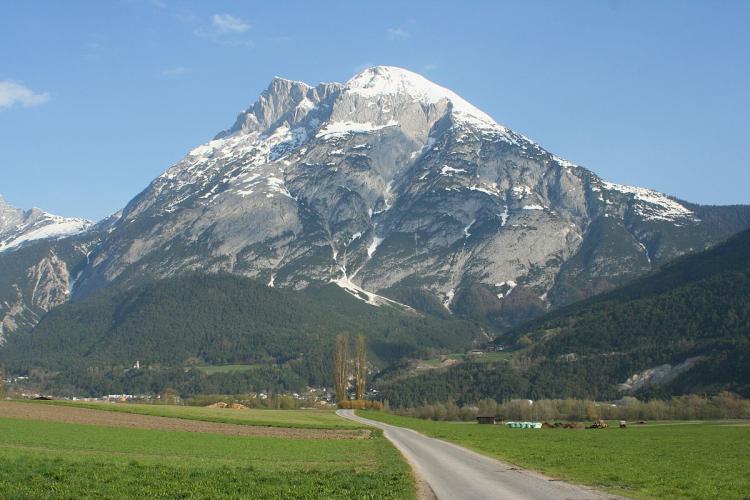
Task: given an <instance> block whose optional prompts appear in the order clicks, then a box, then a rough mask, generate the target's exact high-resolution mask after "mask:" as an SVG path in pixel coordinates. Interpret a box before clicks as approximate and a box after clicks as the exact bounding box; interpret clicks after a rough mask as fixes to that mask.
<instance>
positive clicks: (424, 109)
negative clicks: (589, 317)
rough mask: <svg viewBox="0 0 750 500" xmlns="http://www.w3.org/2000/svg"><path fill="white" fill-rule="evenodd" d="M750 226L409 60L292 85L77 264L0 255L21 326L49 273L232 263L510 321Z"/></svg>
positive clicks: (104, 234) (91, 287) (241, 270)
mask: <svg viewBox="0 0 750 500" xmlns="http://www.w3.org/2000/svg"><path fill="white" fill-rule="evenodd" d="M9 213H10V214H11V215H10V216H8V220H16V219H14V217H17V212H16V211H13V210H11V212H9ZM14 214H16V215H14ZM18 224H19V223H13V224H11V225H12V226H13V227H21V226H19V225H18ZM24 227H25V226H24ZM30 227H31V226H30ZM747 227H750V207H748V206H744V205H743V206H726V207H713V206H699V205H695V204H692V203H688V202H685V201H681V200H678V199H676V198H673V197H670V196H668V195H665V194H662V193H658V192H656V191H653V190H649V189H644V188H637V187H631V186H624V185H619V184H614V183H611V182H607V181H605V180H602V179H600V178H599V177H598V176H597V175H596V174H594V173H593V172H591V171H590V170H587V169H585V168H583V167H581V166H578V165H575V164H573V163H571V162H570V161H567V160H564V159H562V158H560V157H558V156H555V155H554V154H552V153H550V152H547V151H546V150H544V149H543V148H542V147H541V146H539V145H538V144H536V143H534V142H533V141H531V140H530V139H528V138H526V137H524V136H523V135H521V134H519V133H517V132H514V131H512V130H510V129H508V128H506V127H504V126H502V125H500V124H498V123H496V122H495V121H494V120H493V119H492V118H491V117H490V116H488V115H487V114H485V113H483V112H482V111H480V110H479V109H477V108H476V107H474V106H472V105H471V104H470V103H468V102H466V101H465V100H464V99H462V98H461V97H459V96H458V95H456V94H455V93H454V92H452V91H450V90H448V89H445V88H442V87H440V86H438V85H436V84H434V83H432V82H430V81H428V80H426V79H425V78H423V77H421V76H419V75H417V74H415V73H412V72H409V71H407V70H404V69H400V68H394V67H386V66H378V67H375V68H370V69H366V70H364V71H362V72H361V73H359V74H357V75H355V76H354V77H353V78H352V79H351V80H349V81H348V82H346V83H345V84H340V83H325V84H320V85H317V86H315V87H313V86H309V85H307V84H305V83H302V82H295V81H290V80H285V79H282V78H275V79H274V80H273V81H272V82H271V84H270V85H269V86H268V88H267V89H266V90H265V91H264V92H263V93H262V94H261V95H260V97H259V98H258V100H257V101H256V102H255V103H254V104H253V105H252V106H250V107H249V108H248V109H246V110H245V111H243V112H242V113H240V115H239V116H238V117H237V119H236V121H235V123H234V125H233V126H231V127H230V128H228V129H227V130H225V131H223V132H221V133H219V134H218V135H217V136H216V137H215V138H214V139H213V140H211V141H209V142H207V143H205V144H203V145H201V146H198V147H197V148H195V149H193V150H191V151H190V152H189V153H188V154H187V155H186V156H185V157H184V158H183V159H182V160H180V161H179V162H178V163H177V164H175V165H173V166H172V167H171V168H169V169H168V170H167V171H166V172H164V174H162V175H160V176H159V177H158V178H156V179H155V180H154V181H153V182H151V183H150V184H149V185H148V187H146V189H145V190H143V191H142V192H141V193H140V194H138V195H137V196H136V197H135V198H133V200H131V201H130V202H129V203H128V204H127V205H126V206H125V207H124V208H123V209H122V210H121V211H120V212H118V214H117V215H115V216H113V217H111V218H110V219H108V220H106V221H102V222H101V223H99V224H97V225H96V226H95V227H92V228H90V229H89V230H88V231H86V232H85V233H84V234H81V235H79V236H75V237H72V238H70V240H72V241H76V242H78V243H72V244H73V247H72V248H73V250H72V251H73V253H74V254H75V256H74V257H71V258H70V259H68V258H67V257H66V259H67V260H66V259H63V260H64V261H65V269H63V267H62V266H60V265H58V264H55V263H54V262H52V261H53V260H54V258H53V257H54V256H53V254H52V253H50V251H47V250H43V249H51V247H52V246H55V245H57V244H65V241H67V240H64V239H63V240H54V239H47V240H42V241H41V243H40V242H35V241H25V242H24V244H23V245H20V244H19V245H17V246H14V247H13V248H14V251H13V252H12V253H11V255H12V257H9V256H8V255H7V254H8V251H6V252H2V253H0V295H1V296H3V297H5V299H3V300H0V315H2V317H4V318H6V320H4V321H5V323H6V325H9V326H6V327H4V329H5V330H4V331H10V330H15V331H21V330H28V328H29V327H30V326H32V325H33V324H34V322H35V321H36V319H37V318H38V317H39V316H40V315H41V314H43V313H44V312H45V311H46V310H49V307H47V306H46V305H45V306H44V307H43V308H38V307H37V306H36V305H35V300H36V296H37V294H35V293H34V291H33V290H34V289H35V286H36V285H35V284H36V283H37V281H38V280H37V276H38V273H36V272H32V268H36V267H38V266H39V265H40V264H44V265H43V266H42V267H43V268H45V269H48V268H50V267H52V268H54V269H56V270H58V271H59V272H58V271H56V272H55V275H56V276H58V279H57V280H56V281H57V285H56V286H54V287H53V289H54V290H55V294H56V297H57V299H56V300H55V301H54V303H55V304H57V303H60V302H64V301H66V300H68V298H70V299H72V300H73V301H81V300H83V299H85V298H86V297H89V296H92V295H94V294H96V293H99V292H100V291H101V290H103V289H105V288H108V287H111V286H120V285H122V286H135V285H137V284H138V283H140V282H141V281H143V280H144V279H146V277H147V278H148V279H152V278H155V279H159V278H167V277H173V276H178V275H183V274H191V273H194V272H198V271H200V272H204V273H220V272H227V273H232V274H237V275H242V276H246V277H250V278H253V279H255V280H258V281H260V282H263V283H266V284H267V285H268V286H269V287H284V288H293V289H296V290H300V289H304V288H306V287H309V286H314V285H319V284H323V283H334V284H336V285H338V286H339V287H341V288H343V289H345V290H347V291H348V292H350V293H351V294H352V295H354V296H355V297H357V298H360V299H362V300H363V301H366V302H368V303H369V304H371V305H375V306H382V305H386V304H393V303H394V302H395V303H402V304H406V305H409V306H411V307H413V308H416V309H418V310H420V311H422V312H426V313H428V314H431V315H438V316H440V315H443V316H450V315H457V316H459V317H463V318H474V319H480V320H482V321H483V322H484V323H485V324H487V325H490V326H492V327H493V328H508V327H511V326H513V325H516V324H519V323H520V322H523V321H525V320H528V319H529V318H533V317H537V316H539V315H541V314H543V313H545V312H546V311H548V310H550V309H553V308H557V307H560V306H563V305H565V304H568V303H571V302H573V301H576V300H580V299H585V298H587V297H590V296H592V295H594V294H597V293H600V292H603V291H606V290H609V289H612V288H613V287H615V286H617V285H620V284H623V283H626V282H627V281H629V280H631V279H633V278H636V277H638V276H641V275H643V274H644V273H648V272H650V271H651V270H653V269H655V268H656V267H658V266H659V265H661V264H663V263H665V262H668V261H669V260H671V259H674V258H675V257H678V256H680V255H682V254H685V253H688V252H693V251H699V250H703V249H706V248H708V247H710V246H711V245H714V244H716V243H718V242H720V241H722V240H724V239H726V238H727V237H729V236H730V235H732V234H734V233H736V232H738V231H740V230H742V229H745V228H747ZM3 241H5V240H3ZM7 241H9V242H14V241H18V239H17V237H14V238H13V239H12V240H7ZM23 241H24V240H22V242H23ZM4 244H6V245H9V244H10V243H4ZM53 253H54V255H55V256H57V257H58V258H59V257H60V256H61V253H65V252H63V251H62V250H59V249H58V250H54V252H53ZM43 259H47V261H49V262H48V263H43V262H42V261H43ZM11 261H12V262H11ZM50 262H51V263H52V265H51V266H50V265H49V263H50ZM3 268H6V269H7V268H10V271H8V272H3V271H2V270H3ZM24 275H27V276H26V277H25V276H24ZM72 283H75V286H72ZM19 290H20V291H19ZM24 290H27V291H26V292H24ZM19 294H20V295H19ZM50 305H51V304H50ZM22 311H25V312H23V313H22ZM30 311H32V312H33V314H32V312H30ZM21 314H24V315H25V317H26V318H27V320H26V321H25V322H23V325H20V326H19V325H16V326H13V323H12V322H15V323H18V322H19V321H20V320H18V319H16V320H14V319H13V318H19V317H20V315H21ZM8 317H10V318H11V320H7V318H8ZM1 335H2V333H0V336H1Z"/></svg>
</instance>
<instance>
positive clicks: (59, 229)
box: [0, 196, 93, 252]
mask: <svg viewBox="0 0 750 500" xmlns="http://www.w3.org/2000/svg"><path fill="white" fill-rule="evenodd" d="M92 224H93V223H92V222H91V221H89V220H86V219H81V218H66V217H61V216H59V215H53V214H50V213H47V212H45V211H43V210H41V209H39V208H32V209H31V210H25V211H24V210H21V209H20V208H16V207H14V206H12V205H10V204H8V203H7V202H5V200H4V199H3V198H2V196H0V252H4V251H8V250H13V249H16V248H19V247H21V246H23V245H25V244H27V243H29V242H31V241H36V240H41V239H47V238H64V237H67V236H73V235H76V234H79V233H82V232H84V231H86V230H87V229H88V228H89V227H91V226H92Z"/></svg>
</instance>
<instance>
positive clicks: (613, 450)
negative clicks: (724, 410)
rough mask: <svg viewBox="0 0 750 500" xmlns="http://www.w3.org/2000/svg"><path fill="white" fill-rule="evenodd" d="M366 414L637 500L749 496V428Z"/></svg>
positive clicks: (724, 424) (715, 424)
mask: <svg viewBox="0 0 750 500" xmlns="http://www.w3.org/2000/svg"><path fill="white" fill-rule="evenodd" d="M358 413H359V414H360V415H362V416H364V417H367V418H371V419H373V420H380V421H383V422H387V423H390V424H394V425H400V426H402V427H410V428H412V429H415V430H417V431H420V432H422V433H424V434H426V435H428V436H432V437H437V438H440V439H444V440H446V441H452V442H454V443H457V444H460V445H463V446H466V447H467V448H471V449H473V450H475V451H478V452H480V453H483V454H485V455H489V456H493V457H496V458H498V459H501V460H505V461H507V462H510V463H513V464H516V465H519V466H521V467H525V468H529V469H534V470H537V471H541V472H543V473H545V474H548V475H551V476H554V477H558V478H562V479H567V480H570V481H572V482H576V483H580V484H588V485H593V486H596V487H598V488H601V489H605V490H607V491H610V492H613V493H618V494H621V495H624V496H628V497H632V498H649V499H655V498H660V499H661V498H686V499H687V498H690V499H707V498H711V499H714V498H727V499H747V498H750V474H749V473H748V471H750V424H748V423H747V422H660V423H649V424H647V425H643V426H638V425H632V426H630V427H628V428H627V429H612V428H610V429H606V430H563V429H539V430H522V429H508V428H506V427H504V426H500V425H477V424H475V423H454V422H433V421H429V420H420V419H414V418H406V417H397V416H394V415H389V414H383V413H376V412H362V411H360V412H358Z"/></svg>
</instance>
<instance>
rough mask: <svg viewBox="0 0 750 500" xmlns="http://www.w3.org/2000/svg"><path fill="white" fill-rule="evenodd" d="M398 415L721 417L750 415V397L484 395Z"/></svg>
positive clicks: (464, 417)
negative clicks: (472, 401) (474, 401)
mask: <svg viewBox="0 0 750 500" xmlns="http://www.w3.org/2000/svg"><path fill="white" fill-rule="evenodd" d="M395 413H396V414H398V415H403V416H409V417H416V418H423V419H431V420H455V421H458V420H464V421H470V420H474V419H475V418H476V416H477V415H483V416H495V417H498V418H500V419H502V420H537V421H539V420H541V421H549V420H574V421H580V420H597V419H600V418H601V419H605V420H629V421H637V420H718V419H746V418H750V400H747V399H743V398H741V397H740V396H738V395H737V394H733V393H731V392H722V393H719V394H717V395H715V396H711V397H706V396H699V395H694V394H692V395H687V396H680V397H675V398H671V399H667V400H660V399H654V400H651V401H641V400H638V399H636V398H633V397H626V398H623V399H622V400H620V401H618V402H617V403H616V404H615V403H599V402H595V401H590V400H585V399H543V400H539V401H530V400H527V399H518V400H512V401H507V402H504V403H497V402H496V401H494V400H492V399H483V400H481V401H480V402H479V404H478V405H476V406H473V405H472V406H469V405H465V406H463V407H459V406H458V405H456V404H455V403H453V402H450V401H449V402H448V403H437V404H428V405H421V406H417V407H412V408H405V409H400V410H396V411H395Z"/></svg>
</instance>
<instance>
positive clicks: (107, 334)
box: [0, 275, 488, 389]
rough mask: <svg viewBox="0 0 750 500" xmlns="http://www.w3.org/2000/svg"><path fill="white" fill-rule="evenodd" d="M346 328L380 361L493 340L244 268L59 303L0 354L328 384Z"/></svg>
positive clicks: (464, 326)
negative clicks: (273, 284) (278, 372)
mask: <svg viewBox="0 0 750 500" xmlns="http://www.w3.org/2000/svg"><path fill="white" fill-rule="evenodd" d="M341 332H350V333H353V334H354V333H359V332H362V333H364V334H365V335H366V336H367V339H368V346H369V349H370V360H371V361H372V362H373V364H374V365H375V366H384V365H385V364H387V363H391V362H393V361H396V360H398V359H400V358H402V357H404V356H413V355H416V354H418V352H419V351H420V349H422V350H424V349H429V348H435V349H444V350H455V349H467V348H468V347H469V346H471V345H472V341H473V340H474V339H475V338H477V339H478V338H479V337H480V336H481V337H482V338H483V339H485V341H486V339H487V338H488V337H487V336H486V335H487V334H486V333H482V332H483V331H482V330H481V329H480V328H479V327H477V326H475V325H474V324H472V323H470V322H467V321H461V320H453V319H451V320H445V319H439V318H436V317H432V316H428V315H423V314H419V313H416V312H414V311H413V310H411V309H408V308H405V307H400V306H397V305H383V306H381V307H373V306H371V305H368V304H366V303H365V302H362V301H360V300H357V299H356V298H354V297H352V296H351V295H349V294H348V293H347V292H345V291H344V290H342V289H340V288H338V287H337V286H335V285H328V286H320V287H309V288H308V289H306V290H305V291H302V292H299V291H294V290H290V289H275V288H270V287H268V286H266V285H262V284H259V283H257V282H255V281H253V280H250V279H247V278H242V277H238V276H230V275H200V276H199V275H194V276H187V277H180V278H173V279H168V280H163V281H158V282H151V283H144V284H141V285H138V286H136V287H134V288H128V289H117V288H115V289H110V290H106V291H104V292H102V293H100V294H98V295H97V296H95V297H91V298H89V299H87V300H85V301H83V302H81V303H71V304H64V305H62V306H59V307H58V308H56V309H54V310H53V311H51V312H50V313H49V314H47V315H46V316H45V317H44V318H42V320H41V321H40V323H39V324H38V325H37V327H36V328H35V329H34V330H33V331H32V332H31V333H29V334H19V335H10V336H9V337H8V341H7V344H6V346H5V348H4V349H2V351H0V360H2V362H4V363H5V364H6V366H7V367H8V368H9V369H10V370H11V371H14V372H23V371H28V370H30V369H32V368H43V369H46V370H54V371H63V372H67V371H70V370H72V369H80V368H81V367H89V368H91V369H97V370H101V369H105V370H110V369H112V367H121V368H122V369H124V368H127V367H130V366H131V365H133V363H135V361H136V360H138V361H140V363H141V365H142V366H161V367H183V366H190V365H194V364H199V365H223V364H247V365H267V366H279V365H283V366H285V367H286V368H289V369H290V370H292V371H293V372H294V373H295V374H296V375H297V376H298V377H301V380H302V381H303V382H304V383H310V384H324V385H328V384H329V382H330V378H331V373H332V364H331V358H332V356H331V353H332V344H333V342H332V341H333V338H334V337H335V336H336V334H338V333H341ZM72 383H75V381H73V382H72ZM165 383H166V381H165ZM218 389H220V388H218Z"/></svg>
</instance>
